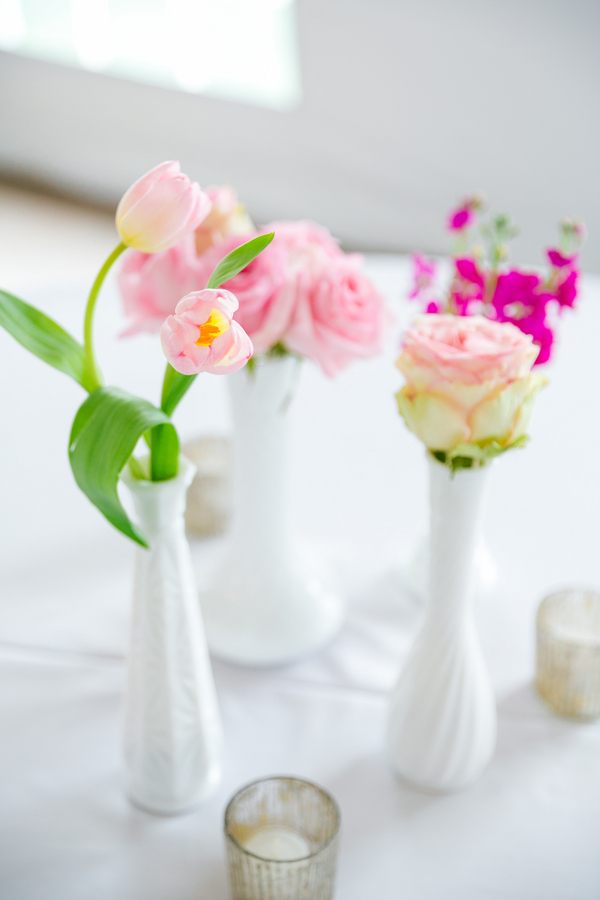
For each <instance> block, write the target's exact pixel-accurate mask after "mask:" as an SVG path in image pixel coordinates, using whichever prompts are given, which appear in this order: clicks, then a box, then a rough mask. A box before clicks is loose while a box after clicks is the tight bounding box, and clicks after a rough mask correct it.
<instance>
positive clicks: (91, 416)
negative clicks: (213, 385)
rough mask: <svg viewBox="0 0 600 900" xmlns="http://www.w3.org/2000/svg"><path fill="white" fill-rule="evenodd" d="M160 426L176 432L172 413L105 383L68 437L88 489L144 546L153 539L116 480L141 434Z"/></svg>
mask: <svg viewBox="0 0 600 900" xmlns="http://www.w3.org/2000/svg"><path fill="white" fill-rule="evenodd" d="M156 426H160V427H161V430H162V429H172V431H173V432H175V428H174V426H173V425H172V423H171V422H170V420H169V417H168V416H167V415H166V414H165V413H164V412H163V411H162V410H160V409H157V408H156V407H155V406H153V405H152V404H151V403H149V402H148V401H147V400H143V399H142V398H141V397H134V396H133V395H132V394H128V393H127V392H126V391H123V390H121V389H120V388H116V387H106V386H103V387H100V388H98V389H97V390H95V391H93V392H92V393H91V394H90V396H89V397H88V398H87V400H86V401H85V402H84V403H83V404H82V405H81V406H80V408H79V410H78V411H77V415H76V416H75V420H74V421H73V427H72V429H71V437H70V440H69V460H70V462H71V468H72V470H73V475H74V476H75V481H76V482H77V484H78V485H79V487H80V488H81V490H82V491H83V493H84V494H85V495H86V497H88V498H89V499H90V500H91V501H92V503H93V504H94V506H96V507H97V508H98V509H99V510H100V512H101V513H102V514H103V515H104V516H106V518H107V519H108V521H109V522H110V523H111V524H112V525H114V526H115V528H118V530H119V531H121V532H123V534H124V535H126V536H127V537H129V538H131V539H132V540H133V541H136V542H137V543H138V544H141V545H142V547H147V546H148V542H147V540H146V538H145V536H144V535H143V534H142V532H141V531H140V530H139V528H137V527H136V525H134V524H133V522H131V521H130V520H129V518H128V516H127V513H126V512H125V510H124V509H123V506H122V505H121V501H120V500H119V495H118V492H117V484H118V480H119V474H120V473H121V470H122V469H123V467H124V466H125V465H126V463H127V461H128V460H129V458H130V457H131V454H132V453H133V451H134V449H135V445H136V444H137V442H138V440H139V438H140V437H141V436H142V435H143V434H144V432H145V431H148V430H150V429H153V428H155V427H156ZM174 439H175V440H178V438H177V434H176V433H175V436H174ZM170 440H171V441H172V440H173V436H172V435H171V437H170ZM175 474H176V473H175Z"/></svg>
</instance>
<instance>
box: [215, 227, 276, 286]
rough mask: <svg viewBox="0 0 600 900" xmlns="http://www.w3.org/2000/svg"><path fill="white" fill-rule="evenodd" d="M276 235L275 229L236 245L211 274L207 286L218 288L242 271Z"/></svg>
mask: <svg viewBox="0 0 600 900" xmlns="http://www.w3.org/2000/svg"><path fill="white" fill-rule="evenodd" d="M274 237H275V232H274V231H271V232H270V234H259V236H258V237H255V238H252V240H251V241H247V242H246V243H245V244H242V245H241V247H236V249H235V250H232V251H231V253H228V254H227V256H226V257H225V258H224V259H222V260H221V262H220V263H219V265H218V266H217V268H216V269H215V271H214V272H213V273H212V275H211V276H210V280H209V282H208V284H207V287H208V288H218V287H219V285H221V284H225V282H226V281H229V279H230V278H233V276H234V275H237V273H238V272H241V271H242V269H245V268H246V266H247V265H248V263H251V262H252V260H253V259H255V258H256V257H257V256H258V254H259V253H262V251H263V250H264V249H265V247H268V246H269V244H270V243H271V241H272V240H273V238H274Z"/></svg>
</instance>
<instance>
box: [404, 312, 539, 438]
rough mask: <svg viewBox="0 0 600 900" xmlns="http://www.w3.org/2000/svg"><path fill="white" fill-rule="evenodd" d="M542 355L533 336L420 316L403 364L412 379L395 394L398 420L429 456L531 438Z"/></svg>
mask: <svg viewBox="0 0 600 900" xmlns="http://www.w3.org/2000/svg"><path fill="white" fill-rule="evenodd" d="M537 354H538V348H537V347H536V346H535V345H534V344H533V343H532V339H531V337H530V336H529V335H526V334H523V332H522V331H520V330H519V329H518V328H516V327H515V326H514V325H512V324H510V323H508V322H505V323H500V322H493V321H490V320H489V319H485V318H484V317H483V316H470V317H461V316H452V315H425V316H420V317H419V318H418V319H416V320H415V322H414V324H413V325H412V326H411V327H410V328H409V329H408V331H407V333H406V335H405V339H404V349H403V351H402V353H401V355H400V357H399V359H398V361H397V366H398V368H399V369H400V370H401V372H402V374H403V375H404V376H405V378H406V385H405V386H404V387H403V388H402V390H401V391H400V392H399V393H398V394H397V400H398V407H399V410H400V413H401V415H402V416H403V418H404V420H405V421H406V424H407V425H408V427H409V428H410V429H411V431H413V432H414V433H415V434H416V435H417V437H419V438H420V439H421V440H422V441H423V442H424V443H425V445H426V446H427V447H428V448H429V449H430V450H435V451H438V450H440V451H450V450H452V449H453V448H455V447H457V446H458V445H464V444H477V445H479V447H485V446H486V445H488V444H490V443H492V442H494V443H495V444H496V445H499V446H500V447H502V448H504V447H507V446H509V445H511V444H513V443H514V442H515V441H517V440H518V439H519V438H522V437H523V435H524V434H525V431H526V429H527V425H528V423H529V418H530V416H531V411H532V408H533V400H534V398H535V395H536V394H537V391H538V390H539V389H540V387H542V386H543V385H544V384H545V383H546V379H545V377H544V376H543V375H540V374H538V373H536V374H531V367H532V365H533V363H534V362H535V358H536V356H537Z"/></svg>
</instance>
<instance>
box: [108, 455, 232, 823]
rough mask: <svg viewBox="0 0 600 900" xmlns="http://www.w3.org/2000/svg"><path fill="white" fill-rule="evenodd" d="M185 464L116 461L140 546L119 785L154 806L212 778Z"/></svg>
mask: <svg viewBox="0 0 600 900" xmlns="http://www.w3.org/2000/svg"><path fill="white" fill-rule="evenodd" d="M194 473H195V468H194V466H193V465H192V464H191V463H190V462H189V460H187V459H185V457H180V463H179V473H178V475H177V476H176V478H173V479H170V480H169V481H156V482H153V481H143V480H138V479H136V478H134V477H133V476H132V475H131V473H130V472H129V471H128V470H126V471H125V472H124V473H123V475H122V479H123V481H124V482H125V484H126V485H127V487H128V488H129V490H130V491H131V493H132V495H133V500H134V504H135V508H136V511H137V514H138V518H139V522H140V526H141V528H142V530H143V532H144V533H145V535H146V537H147V538H148V541H149V544H150V549H149V550H144V549H143V548H141V547H138V548H137V550H136V567H135V581H134V592H133V618H132V627H131V643H130V649H129V659H128V690H127V707H126V717H125V764H126V775H127V791H128V794H129V797H130V798H131V800H132V801H133V802H134V803H136V804H137V805H138V806H141V807H143V808H144V809H147V810H150V811H151V812H155V813H163V814H175V813H181V812H185V811H187V810H189V809H192V808H193V807H195V806H197V805H198V804H199V803H201V802H202V801H203V800H204V799H205V798H206V797H207V796H208V795H209V794H211V793H212V791H213V789H214V788H215V787H216V786H217V784H218V781H219V778H220V772H221V723H220V717H219V710H218V706H217V697H216V693H215V686H214V682H213V676H212V670H211V666H210V659H209V656H208V649H207V646H206V640H205V636H204V630H203V626H202V619H201V616H200V609H199V607H198V594H197V587H196V581H195V577H194V572H193V569H192V561H191V557H190V549H189V546H188V543H187V539H186V536H185V528H184V512H185V500H186V493H187V489H188V487H189V486H190V484H191V482H192V479H193V477H194Z"/></svg>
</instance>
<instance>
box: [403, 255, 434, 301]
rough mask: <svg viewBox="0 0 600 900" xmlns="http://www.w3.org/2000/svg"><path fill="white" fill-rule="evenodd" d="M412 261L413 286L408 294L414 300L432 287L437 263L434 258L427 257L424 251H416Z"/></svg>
mask: <svg viewBox="0 0 600 900" xmlns="http://www.w3.org/2000/svg"><path fill="white" fill-rule="evenodd" d="M412 263H413V287H412V290H411V292H410V293H409V295H408V296H409V298H410V299H411V300H414V299H416V298H417V297H420V296H421V294H423V293H425V292H426V291H428V290H429V289H430V288H431V287H432V285H433V280H434V278H435V269H436V265H435V263H434V261H433V260H432V259H427V257H426V256H423V254H422V253H415V255H414V256H413V258H412Z"/></svg>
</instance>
